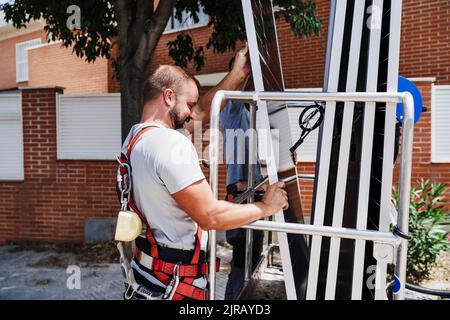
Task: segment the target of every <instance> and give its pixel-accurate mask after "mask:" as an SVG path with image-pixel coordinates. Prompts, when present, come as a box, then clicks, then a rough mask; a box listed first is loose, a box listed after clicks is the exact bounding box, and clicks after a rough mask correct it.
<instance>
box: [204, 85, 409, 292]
mask: <svg viewBox="0 0 450 320" xmlns="http://www.w3.org/2000/svg"><path fill="white" fill-rule="evenodd" d="M224 100H234V101H241V102H246V103H250V104H251V105H255V104H256V103H258V101H286V102H288V101H289V102H296V101H323V102H375V103H377V102H378V103H387V105H388V106H389V103H391V104H392V105H394V106H396V104H397V103H402V106H403V108H402V109H403V119H402V120H403V132H402V144H401V162H400V177H399V202H398V203H399V210H398V216H397V227H398V230H399V231H400V233H402V234H405V235H406V234H408V221H409V201H410V198H409V194H410V190H411V168H412V150H413V133H414V100H413V97H412V95H411V94H410V93H408V92H405V93H381V92H375V93H365V92H357V93H318V92H242V91H218V92H217V93H216V95H215V96H214V99H213V101H212V105H211V124H210V128H211V130H210V146H209V158H210V175H209V183H210V185H211V188H212V191H213V194H214V196H215V198H216V199H218V187H219V185H218V180H219V179H218V178H219V166H218V165H219V147H220V146H219V114H220V106H221V104H222V103H223V101H224ZM255 110H256V108H252V110H251V111H252V114H253V113H255V112H256V111H255ZM252 124H253V121H252ZM250 145H252V142H250ZM280 213H281V212H280ZM243 228H246V229H248V230H264V231H276V232H285V233H294V234H304V235H317V236H323V237H338V238H343V239H354V240H366V241H373V242H374V244H379V245H390V246H393V247H394V248H395V250H396V254H394V264H395V272H394V276H395V282H396V283H395V285H394V287H395V290H394V299H396V300H403V299H404V298H405V293H404V292H405V281H406V257H407V249H408V240H407V239H405V238H404V237H399V236H397V235H395V234H393V233H390V232H383V231H375V230H358V229H351V228H335V227H328V226H314V225H306V224H299V223H279V222H272V221H256V222H253V223H251V224H249V225H247V226H244V227H243ZM250 235H251V233H250ZM251 238H252V237H250V236H248V235H247V245H251ZM208 249H209V255H210V257H209V259H210V261H216V253H217V251H216V231H215V230H210V231H209V248H208ZM247 255H248V252H247ZM246 260H249V259H248V257H247V259H246ZM248 263H251V261H247V264H248ZM316 267H317V268H318V267H319V266H316ZM246 269H247V270H248V266H247V267H246ZM248 272H249V271H247V272H246V278H248V277H249V275H248ZM215 286H216V270H215V264H213V263H211V264H210V268H209V297H210V299H211V300H214V299H215V294H216V290H215V289H216V288H215Z"/></svg>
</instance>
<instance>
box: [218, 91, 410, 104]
mask: <svg viewBox="0 0 450 320" xmlns="http://www.w3.org/2000/svg"><path fill="white" fill-rule="evenodd" d="M221 94H223V95H224V96H225V98H226V99H228V100H235V101H244V102H245V101H258V100H261V101H324V102H337V101H339V102H384V103H398V102H402V99H403V94H402V93H389V92H388V93H386V92H336V93H327V92H258V91H254V92H247V91H245V92H244V91H222V92H221Z"/></svg>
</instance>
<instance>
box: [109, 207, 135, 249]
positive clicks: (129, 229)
mask: <svg viewBox="0 0 450 320" xmlns="http://www.w3.org/2000/svg"><path fill="white" fill-rule="evenodd" d="M141 232H142V221H141V218H139V216H138V215H137V213H135V212H133V211H130V210H121V211H120V212H119V215H118V217H117V225H116V234H115V236H114V239H115V240H117V241H125V242H128V241H133V240H134V239H136V238H137V237H138V236H139V235H140V234H141Z"/></svg>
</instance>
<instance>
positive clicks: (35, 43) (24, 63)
mask: <svg viewBox="0 0 450 320" xmlns="http://www.w3.org/2000/svg"><path fill="white" fill-rule="evenodd" d="M38 42H39V43H38ZM27 44H29V46H27ZM40 45H42V39H41V38H35V39H30V40H27V41H22V42H17V43H16V61H15V62H16V82H17V83H20V82H26V81H28V80H29V73H28V65H29V60H28V49H31V48H34V47H38V46H40ZM22 46H25V48H24V49H23V50H24V55H25V57H26V58H24V59H23V60H19V50H20V49H22V48H21V47H22ZM19 48H20V49H19ZM19 65H22V66H26V67H25V73H26V76H24V77H23V78H21V77H20V76H21V74H20V73H19V70H20V68H19Z"/></svg>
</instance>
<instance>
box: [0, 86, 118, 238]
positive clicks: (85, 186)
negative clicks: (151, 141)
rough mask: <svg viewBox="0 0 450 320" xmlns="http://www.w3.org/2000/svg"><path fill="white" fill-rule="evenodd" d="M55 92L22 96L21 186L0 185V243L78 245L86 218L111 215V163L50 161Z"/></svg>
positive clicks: (39, 91)
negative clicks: (44, 242) (28, 241)
mask: <svg viewBox="0 0 450 320" xmlns="http://www.w3.org/2000/svg"><path fill="white" fill-rule="evenodd" d="M56 92H61V90H60V89H55V88H51V89H48V88H47V89H46V88H43V89H33V88H30V89H25V90H23V91H22V104H23V105H22V107H23V138H24V166H25V180H24V181H23V182H0V194H1V195H2V196H1V197H0V243H1V242H2V241H4V240H34V241H54V242H75V241H76V242H79V241H82V239H83V232H84V229H83V228H84V220H85V218H86V217H114V216H115V214H116V211H117V198H116V194H115V189H114V179H115V169H116V167H115V164H114V162H112V161H72V160H70V161H69V160H64V161H60V160H57V159H56V102H55V94H56Z"/></svg>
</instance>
